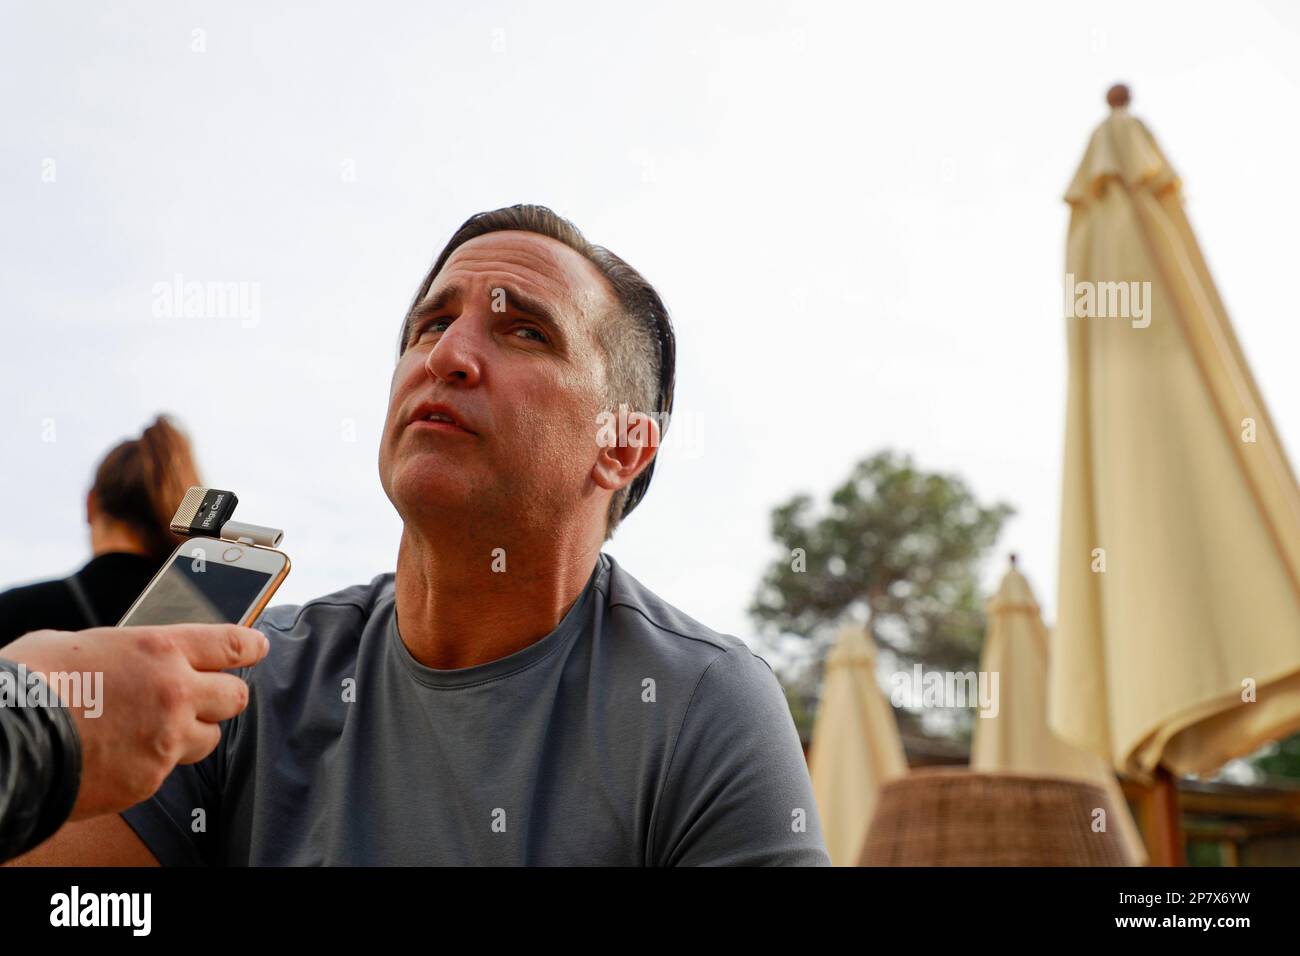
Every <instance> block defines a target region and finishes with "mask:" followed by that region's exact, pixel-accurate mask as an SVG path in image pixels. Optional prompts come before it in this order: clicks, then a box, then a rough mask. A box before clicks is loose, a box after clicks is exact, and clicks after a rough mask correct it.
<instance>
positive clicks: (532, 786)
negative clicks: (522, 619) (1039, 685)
mask: <svg viewBox="0 0 1300 956" xmlns="http://www.w3.org/2000/svg"><path fill="white" fill-rule="evenodd" d="M393 587H394V580H393V575H392V574H391V573H390V574H383V575H380V576H379V577H377V578H375V579H374V580H373V581H371V583H370V584H369V585H357V586H354V587H350V588H347V589H345V590H342V591H339V592H337V593H336V594H331V595H328V596H326V597H322V598H318V599H316V600H314V601H310V602H308V603H307V604H304V605H302V606H301V607H291V606H284V607H276V608H272V609H271V610H269V611H267V612H266V613H265V614H264V615H263V616H262V617H261V619H260V620H259V621H258V623H257V627H258V628H259V629H260V630H262V631H263V632H264V633H265V634H266V635H267V637H268V638H270V641H271V650H270V653H269V654H268V655H267V656H266V657H265V658H264V659H263V660H262V661H261V662H260V663H259V664H257V665H256V666H255V667H253V668H243V669H241V670H240V671H238V673H239V674H240V676H242V677H244V678H245V679H246V680H248V683H249V688H250V691H251V693H250V700H249V705H248V708H247V709H246V710H245V711H244V712H243V713H242V714H240V715H239V716H237V717H234V718H232V719H231V720H229V721H226V722H224V723H223V725H222V737H221V743H220V744H219V745H218V747H217V749H216V750H215V751H213V753H212V754H211V755H210V756H208V757H207V758H205V759H204V760H203V761H202V762H200V763H198V764H194V765H190V766H182V767H178V768H176V770H175V771H174V772H173V773H172V774H171V776H169V777H168V778H167V780H166V781H165V782H164V784H163V786H162V788H161V789H160V790H159V791H158V793H157V794H156V795H155V796H154V797H152V798H150V799H149V800H147V801H145V802H144V803H141V804H138V805H136V806H134V807H131V808H130V809H128V810H127V811H125V812H124V813H123V814H122V816H123V818H124V819H125V820H126V821H127V823H128V824H130V826H131V827H132V828H133V829H134V830H135V832H136V833H137V834H139V836H140V838H141V839H142V840H143V841H144V842H145V844H146V845H147V846H148V847H149V849H150V850H151V851H152V852H153V853H154V855H155V856H157V857H158V859H159V860H160V861H161V862H162V863H163V864H164V865H182V864H205V863H206V864H215V865H220V864H228V865H250V864H251V865H311V864H327V865H461V864H486V865H518V864H528V865H560V866H564V865H615V866H677V865H707V864H713V865H818V866H829V865H830V857H829V856H828V854H827V852H826V846H825V843H824V841H823V838H822V832H821V822H820V820H819V819H818V815H817V808H816V806H815V805H814V803H813V794H812V785H811V782H810V780H809V777H808V769H807V766H806V764H805V762H804V757H803V753H802V751H801V749H800V746H799V738H798V735H797V733H796V731H795V727H794V722H793V720H792V719H791V717H790V710H789V708H788V706H787V705H786V701H785V697H784V695H783V694H782V692H781V688H780V685H779V684H778V683H777V680H776V677H775V675H774V674H773V673H772V670H771V668H770V667H769V666H768V665H767V663H766V662H765V661H764V660H763V659H762V658H760V657H758V656H756V655H755V654H754V653H753V652H752V651H750V650H749V648H748V647H747V646H746V645H745V644H744V643H743V642H742V641H740V640H738V639H736V638H734V637H730V636H728V635H723V634H717V633H715V632H714V631H711V630H709V629H708V628H707V627H705V626H704V625H702V624H700V623H698V622H696V621H694V620H692V619H691V618H689V617H687V616H686V615H685V614H683V613H682V612H681V611H678V610H677V609H676V608H674V607H672V606H670V605H668V604H666V603H665V602H664V601H662V600H660V599H659V598H658V597H656V596H655V595H654V594H652V593H651V592H650V591H649V590H648V589H646V588H645V586H644V585H642V584H641V583H640V582H638V581H637V580H635V579H634V578H633V577H632V576H631V575H629V574H628V573H627V572H626V571H624V570H623V569H622V568H621V567H620V566H619V565H618V563H617V562H615V561H614V559H613V558H611V557H610V556H609V555H607V554H603V553H602V554H601V555H600V557H599V559H598V561H597V562H596V566H595V568H594V569H593V571H592V576H591V579H590V580H589V581H588V582H587V585H586V587H585V588H584V590H583V592H582V594H581V595H580V597H579V598H578V600H577V602H576V603H575V604H574V605H573V607H572V608H571V609H570V610H569V612H568V613H567V614H566V615H565V616H564V619H563V620H562V621H561V622H560V624H559V626H557V627H556V629H555V630H554V631H552V632H551V633H550V634H548V635H547V636H546V637H544V638H542V639H541V640H539V641H537V642H536V643H534V644H531V645H529V646H528V647H526V648H524V649H523V650H521V651H518V652H516V653H514V654H510V655H508V656H506V657H503V658H500V659H498V660H495V661H490V662H488V663H486V664H479V665H476V666H474V667H466V668H461V669H458V670H435V669H433V668H429V667H426V666H424V665H423V664H420V663H419V662H418V661H416V660H415V658H413V657H412V656H411V654H410V652H409V651H408V650H407V648H406V645H405V644H403V643H402V639H401V636H400V635H399V634H398V630H397V621H396V613H395V609H394V607H395V601H394V594H393ZM199 811H202V812H201V813H200V812H199Z"/></svg>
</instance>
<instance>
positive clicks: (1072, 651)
mask: <svg viewBox="0 0 1300 956" xmlns="http://www.w3.org/2000/svg"><path fill="white" fill-rule="evenodd" d="M1127 101H1128V96H1127V91H1126V90H1125V89H1124V88H1123V87H1116V88H1115V89H1114V90H1112V91H1111V97H1110V102H1111V105H1112V112H1111V114H1110V116H1109V118H1108V119H1106V121H1105V122H1103V123H1102V124H1101V126H1100V127H1099V128H1098V129H1097V131H1096V132H1095V133H1094V134H1093V136H1092V139H1091V141H1090V142H1089V144H1088V149H1087V152H1086V153H1085V155H1084V158H1083V162H1082V163H1081V164H1080V166H1079V170H1078V173H1077V174H1076V175H1075V177H1074V181H1073V183H1072V184H1071V185H1070V188H1069V191H1068V192H1067V194H1066V200H1067V201H1068V202H1069V204H1070V206H1071V218H1070V229H1069V239H1068V246H1067V251H1066V273H1067V277H1066V315H1067V318H1066V324H1067V330H1068V343H1069V390H1068V399H1067V423H1066V447H1065V465H1064V486H1063V499H1062V504H1061V541H1060V547H1061V551H1060V582H1059V584H1060V590H1059V602H1058V620H1057V624H1056V628H1055V636H1054V639H1053V643H1052V655H1051V661H1050V674H1051V677H1050V683H1049V705H1050V720H1051V725H1052V727H1053V729H1055V730H1056V731H1057V733H1058V734H1060V735H1061V736H1062V737H1064V738H1066V739H1067V740H1070V741H1071V742H1074V743H1076V744H1078V745H1079V746H1081V747H1085V748H1087V749H1089V750H1092V751H1094V752H1096V753H1099V754H1102V755H1106V756H1107V757H1108V759H1110V760H1111V761H1112V762H1113V763H1114V765H1115V766H1116V767H1118V768H1120V769H1121V770H1125V771H1127V772H1129V773H1131V774H1133V775H1135V776H1137V777H1139V778H1141V779H1148V775H1149V774H1151V773H1152V771H1154V769H1155V768H1156V767H1157V766H1159V765H1160V764H1161V763H1163V764H1164V765H1165V766H1166V767H1167V768H1168V769H1169V770H1170V771H1171V772H1173V773H1177V774H1188V773H1205V772H1209V771H1212V770H1214V769H1215V768H1217V767H1219V766H1220V765H1222V764H1223V763H1224V762H1226V761H1227V760H1229V759H1231V758H1233V757H1236V756H1240V755H1243V754H1246V753H1248V752H1250V751H1251V750H1253V749H1255V748H1256V747H1258V746H1260V745H1261V744H1263V743H1264V742H1265V741H1267V740H1269V739H1272V738H1276V737H1279V736H1282V735H1284V734H1287V733H1289V732H1292V731H1294V730H1295V729H1297V728H1298V727H1300V490H1298V489H1297V485H1296V479H1295V475H1294V473H1293V472H1292V470H1291V468H1290V466H1289V464H1288V462H1287V459H1286V455H1285V453H1284V451H1283V449H1282V446H1281V443H1280V441H1279V439H1278V434H1277V430H1276V429H1275V428H1274V426H1273V422H1272V420H1271V419H1270V417H1269V414H1268V411H1267V410H1266V409H1265V407H1264V402H1263V399H1262V397H1261V396H1260V393H1259V389H1258V388H1257V386H1256V384H1255V382H1254V380H1253V378H1252V376H1251V373H1250V369H1249V368H1248V367H1247V364H1246V360H1245V356H1244V355H1243V353H1242V350H1241V348H1240V346H1239V345H1238V343H1237V339H1236V336H1235V335H1234V334H1233V330H1232V327H1231V324H1230V323H1229V320H1228V316H1227V313H1226V311H1225V310H1224V307H1223V303H1222V302H1221V301H1220V299H1219V296H1218V293H1217V292H1216V291H1215V288H1214V283H1213V281H1212V280H1211V278H1210V273H1209V270H1208V268H1207V267H1206V264H1205V260H1204V259H1203V258H1202V256H1201V253H1200V250H1199V249H1198V248H1197V244H1196V239H1195V237H1194V236H1193V235H1192V229H1191V226H1190V225H1189V223H1188V221H1187V218H1186V217H1185V215H1184V213H1183V206H1182V197H1181V194H1180V183H1179V180H1178V177H1177V176H1176V175H1175V173H1174V171H1173V169H1172V168H1171V166H1170V165H1169V163H1168V161H1167V160H1166V159H1165V157H1164V155H1163V154H1162V153H1161V151H1160V148H1159V147H1158V146H1157V145H1156V142H1155V140H1154V139H1153V138H1152V136H1151V134H1150V132H1148V130H1147V129H1146V127H1145V126H1144V125H1143V124H1142V123H1141V122H1139V121H1138V120H1137V119H1135V118H1134V117H1133V116H1132V115H1131V114H1130V113H1129V110H1128V108H1127ZM1235 241H1238V242H1243V241H1250V237H1249V236H1243V237H1237V239H1236V240H1235ZM1148 283H1149V285H1148ZM1107 284H1109V285H1107ZM1119 284H1125V285H1122V286H1121V285H1119ZM1125 294H1127V295H1128V297H1129V301H1128V309H1127V314H1123V313H1124V312H1125V309H1124V305H1125V302H1124V296H1125ZM1090 296H1091V301H1089V297H1090ZM1071 312H1073V313H1074V315H1073V317H1071ZM1117 312H1118V313H1121V314H1119V315H1116V313H1117ZM1144 312H1145V314H1143V313H1144ZM1261 320H1262V321H1278V317H1277V316H1264V317H1258V318H1257V321H1261Z"/></svg>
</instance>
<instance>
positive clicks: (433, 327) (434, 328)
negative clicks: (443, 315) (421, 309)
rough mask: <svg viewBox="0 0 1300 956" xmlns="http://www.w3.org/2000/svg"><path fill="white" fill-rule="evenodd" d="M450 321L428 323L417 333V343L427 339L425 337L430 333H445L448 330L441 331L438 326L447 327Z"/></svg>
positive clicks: (433, 320)
mask: <svg viewBox="0 0 1300 956" xmlns="http://www.w3.org/2000/svg"><path fill="white" fill-rule="evenodd" d="M448 321H449V320H447V319H430V320H429V321H428V322H426V323H424V325H422V326H420V328H419V329H418V330H417V331H416V333H415V341H417V342H418V341H420V340H421V339H423V338H424V337H425V335H427V334H428V333H430V332H445V331H446V329H440V328H438V326H440V325H447V324H448Z"/></svg>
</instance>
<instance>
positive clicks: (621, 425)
mask: <svg viewBox="0 0 1300 956" xmlns="http://www.w3.org/2000/svg"><path fill="white" fill-rule="evenodd" d="M600 421H601V428H600V431H599V433H598V434H597V436H596V444H597V445H599V446H600V447H599V451H598V453H597V455H596V463H595V464H594V465H592V466H591V480H592V481H594V482H595V483H596V484H597V485H599V486H600V487H601V488H605V489H608V490H609V491H618V490H619V489H620V488H624V487H626V486H627V485H630V484H631V483H632V481H633V480H634V479H635V478H636V476H637V475H639V474H641V472H642V471H644V470H645V468H646V466H647V465H649V464H650V462H651V461H652V460H653V459H654V456H655V453H656V452H658V450H659V422H657V421H656V420H655V417H654V416H653V415H647V414H645V413H644V412H633V411H623V412H622V413H621V414H618V415H615V413H614V412H604V413H602V415H601V419H600Z"/></svg>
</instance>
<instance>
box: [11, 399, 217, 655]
mask: <svg viewBox="0 0 1300 956" xmlns="http://www.w3.org/2000/svg"><path fill="white" fill-rule="evenodd" d="M197 484H201V482H200V481H199V475H198V469H197V467H196V465H195V464H194V455H193V452H192V451H191V449H190V443H189V441H188V439H186V437H185V435H184V434H182V433H181V431H180V430H179V429H178V428H177V427H176V426H175V425H174V424H173V423H172V422H171V420H170V419H168V418H167V416H165V415H160V416H158V418H157V419H155V420H154V422H153V424H151V425H150V426H149V427H148V428H146V429H145V430H144V433H143V434H142V435H140V437H139V438H132V439H128V440H126V441H123V442H121V443H120V444H118V445H117V446H116V447H114V448H113V449H112V450H111V451H110V452H109V453H108V454H107V455H105V456H104V459H103V460H102V461H101V462H100V463H99V467H98V468H97V469H96V470H95V480H94V483H93V484H92V485H91V488H90V492H89V493H88V494H87V495H86V522H87V524H89V525H90V550H91V555H92V557H91V560H90V561H89V562H88V563H87V564H86V565H84V566H83V567H82V568H81V569H79V570H78V571H76V572H74V573H73V574H72V575H70V576H69V577H66V578H61V579H58V580H53V581H41V582H38V583H36V584H28V585H25V586H23V587H16V588H12V589H10V590H8V591H5V592H4V593H3V594H0V644H5V643H7V642H8V641H11V640H13V639H14V638H16V637H18V636H19V635H21V634H26V633H27V632H28V631H36V630H41V629H44V628H48V629H51V630H59V631H75V630H80V629H81V628H87V627H100V626H109V625H113V624H116V623H117V622H118V621H119V620H120V619H121V617H122V615H123V614H125V613H126V610H127V608H128V607H130V606H131V602H133V601H134V600H135V599H136V598H137V597H138V596H139V594H140V592H141V591H143V590H144V588H145V585H147V584H148V583H149V581H150V580H151V579H152V578H153V576H154V575H155V574H156V573H157V572H158V569H159V568H161V567H162V566H163V563H164V562H165V561H166V560H167V557H168V556H169V555H170V554H171V553H172V551H173V550H175V548H176V546H177V545H178V544H180V542H181V540H182V539H181V538H179V537H177V536H176V535H174V534H172V533H171V530H170V524H171V518H172V515H174V514H175V513H176V509H177V507H179V505H180V503H181V498H182V497H184V495H185V490H186V489H187V488H189V487H190V486H191V485H197Z"/></svg>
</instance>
